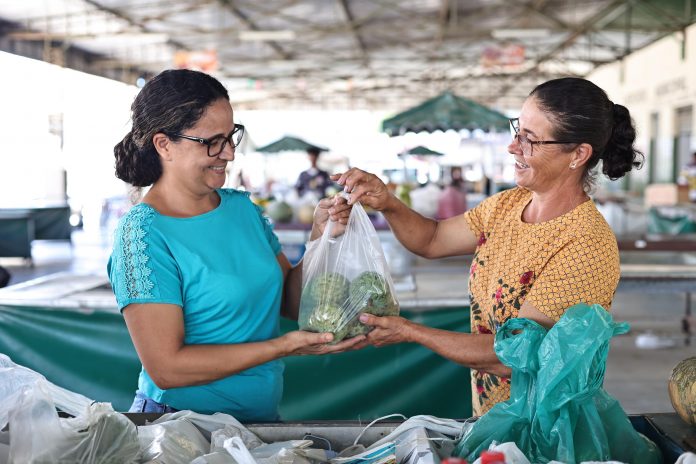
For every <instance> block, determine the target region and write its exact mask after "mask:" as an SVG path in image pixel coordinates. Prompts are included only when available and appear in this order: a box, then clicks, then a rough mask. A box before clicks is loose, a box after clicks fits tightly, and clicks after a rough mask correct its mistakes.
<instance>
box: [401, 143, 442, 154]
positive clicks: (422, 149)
mask: <svg viewBox="0 0 696 464" xmlns="http://www.w3.org/2000/svg"><path fill="white" fill-rule="evenodd" d="M403 154H404V155H420V156H445V154H444V153H440V152H439V151H433V150H431V149H430V148H428V147H424V146H423V145H418V146H417V147H414V148H411V149H410V150H406V151H405V152H404V153H403Z"/></svg>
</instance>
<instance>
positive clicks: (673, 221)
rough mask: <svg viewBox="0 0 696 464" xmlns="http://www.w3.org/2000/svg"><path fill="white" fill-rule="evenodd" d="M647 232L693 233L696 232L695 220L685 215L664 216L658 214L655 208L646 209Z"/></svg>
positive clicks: (666, 233)
mask: <svg viewBox="0 0 696 464" xmlns="http://www.w3.org/2000/svg"><path fill="white" fill-rule="evenodd" d="M648 233H649V234H665V235H679V234H693V233H696V222H694V221H693V219H691V217H689V216H687V215H680V216H673V217H669V216H665V215H663V214H660V212H659V211H658V210H657V208H650V209H649V210H648Z"/></svg>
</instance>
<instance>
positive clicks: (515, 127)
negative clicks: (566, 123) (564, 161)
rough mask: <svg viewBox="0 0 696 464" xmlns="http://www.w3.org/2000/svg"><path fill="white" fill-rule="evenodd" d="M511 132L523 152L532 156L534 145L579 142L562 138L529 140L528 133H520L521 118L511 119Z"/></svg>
mask: <svg viewBox="0 0 696 464" xmlns="http://www.w3.org/2000/svg"><path fill="white" fill-rule="evenodd" d="M510 132H511V133H512V136H513V137H514V138H515V139H516V140H517V143H519V144H520V147H521V148H522V154H523V155H524V156H532V149H533V147H534V145H565V144H568V143H578V142H564V141H560V140H529V139H528V138H527V136H526V135H523V134H520V120H519V118H512V119H510Z"/></svg>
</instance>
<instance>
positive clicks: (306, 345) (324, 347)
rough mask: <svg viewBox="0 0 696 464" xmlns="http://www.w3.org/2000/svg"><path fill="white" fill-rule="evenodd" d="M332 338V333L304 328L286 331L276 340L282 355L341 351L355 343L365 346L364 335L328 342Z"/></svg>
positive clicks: (347, 349) (346, 349)
mask: <svg viewBox="0 0 696 464" xmlns="http://www.w3.org/2000/svg"><path fill="white" fill-rule="evenodd" d="M332 340H333V334H331V333H314V332H307V331H304V330H295V331H293V332H288V333H286V334H285V335H283V336H281V337H280V338H278V341H279V342H280V343H282V350H283V354H284V356H299V355H307V354H314V355H320V354H329V353H341V352H343V351H351V350H352V349H354V347H356V345H359V347H360V348H362V347H363V346H365V344H364V343H362V342H364V341H365V336H364V335H358V336H357V337H353V338H349V339H347V340H342V341H340V342H338V343H336V344H335V345H330V344H329V343H330V342H331V341H332ZM361 343H362V344H361ZM356 348H357V347H356Z"/></svg>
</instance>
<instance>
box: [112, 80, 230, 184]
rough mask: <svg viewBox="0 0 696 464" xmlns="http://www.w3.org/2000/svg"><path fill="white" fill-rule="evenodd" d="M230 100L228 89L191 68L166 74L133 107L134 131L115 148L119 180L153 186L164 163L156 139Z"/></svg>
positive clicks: (150, 84) (147, 86)
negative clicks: (153, 139) (155, 142)
mask: <svg viewBox="0 0 696 464" xmlns="http://www.w3.org/2000/svg"><path fill="white" fill-rule="evenodd" d="M221 98H224V99H226V100H229V95H228V93H227V90H226V89H225V87H224V86H223V85H222V84H221V83H220V82H219V81H218V80H217V79H215V78H214V77H212V76H209V75H208V74H205V73H202V72H198V71H191V70H187V69H170V70H167V71H163V72H161V73H160V74H158V75H157V76H155V77H154V78H153V79H152V80H150V81H149V82H148V83H147V84H145V86H144V87H143V88H142V89H141V90H140V92H139V93H138V95H137V96H136V97H135V100H134V101H133V104H132V105H131V113H132V115H131V120H132V123H133V125H132V128H131V130H130V132H128V134H126V136H125V137H124V138H123V140H121V141H120V142H119V143H117V144H116V146H114V157H115V158H116V177H118V178H119V179H121V180H123V181H125V182H128V183H129V184H131V185H133V186H135V187H146V186H148V185H152V184H153V183H155V182H156V181H157V179H159V178H160V176H161V175H162V164H161V161H160V157H159V155H158V154H157V150H156V149H155V146H154V145H153V143H152V137H153V136H154V135H155V134H157V133H158V132H163V133H181V132H183V131H184V130H186V129H188V128H190V127H192V126H194V125H195V124H196V123H197V122H198V120H199V119H200V118H201V116H202V115H203V113H204V112H205V110H206V108H207V107H208V106H209V105H211V104H212V103H213V102H215V101H216V100H219V99H221Z"/></svg>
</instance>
